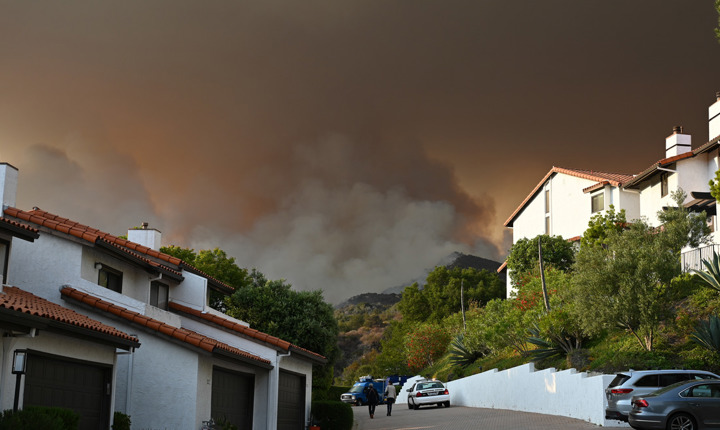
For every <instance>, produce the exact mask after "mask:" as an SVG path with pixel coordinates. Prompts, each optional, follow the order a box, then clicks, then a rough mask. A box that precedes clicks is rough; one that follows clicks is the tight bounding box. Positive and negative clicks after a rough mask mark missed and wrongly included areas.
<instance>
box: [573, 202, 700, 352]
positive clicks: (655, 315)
mask: <svg viewBox="0 0 720 430" xmlns="http://www.w3.org/2000/svg"><path fill="white" fill-rule="evenodd" d="M673 198H674V200H675V204H676V206H675V207H671V208H668V209H667V210H665V211H661V212H659V213H658V219H660V220H661V222H664V224H663V225H662V227H661V228H653V227H651V226H650V225H648V224H647V223H646V222H645V221H643V220H639V221H635V222H633V223H632V224H630V228H629V229H627V230H623V231H610V232H609V234H608V237H607V240H606V244H605V245H606V246H604V247H599V246H584V247H581V248H580V251H579V252H578V254H577V262H576V263H575V270H574V277H573V284H574V285H573V301H574V303H575V308H574V310H573V311H574V312H576V317H577V319H578V321H579V322H580V325H581V327H582V328H583V330H585V332H587V333H590V334H594V333H599V332H600V331H602V330H604V329H607V328H611V327H615V326H620V327H622V328H623V329H625V330H627V331H628V332H629V333H630V334H632V335H633V336H634V337H635V338H636V339H637V341H638V343H639V344H640V345H641V346H642V347H643V348H644V349H646V350H648V351H652V349H653V344H654V339H655V333H656V332H657V329H658V327H659V325H660V322H661V321H662V320H663V319H664V318H666V317H667V316H669V313H670V309H671V306H670V305H671V303H672V301H673V299H674V298H675V296H674V294H673V291H672V288H670V282H671V280H672V279H673V278H674V277H676V276H677V275H679V274H680V272H681V268H680V250H681V249H682V247H683V246H685V245H687V244H690V245H694V246H697V245H696V244H698V243H702V242H703V241H705V240H707V234H708V229H707V226H706V223H705V217H704V215H696V214H692V213H690V212H689V211H687V210H686V209H685V208H684V207H682V201H683V200H684V193H683V192H682V191H681V190H679V191H678V192H675V193H673Z"/></svg>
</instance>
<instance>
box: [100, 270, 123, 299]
mask: <svg viewBox="0 0 720 430" xmlns="http://www.w3.org/2000/svg"><path fill="white" fill-rule="evenodd" d="M98 285H100V286H101V287H105V288H107V289H109V290H113V291H115V292H116V293H122V272H121V271H119V270H115V269H113V268H112V267H108V266H106V265H104V264H100V271H99V272H98Z"/></svg>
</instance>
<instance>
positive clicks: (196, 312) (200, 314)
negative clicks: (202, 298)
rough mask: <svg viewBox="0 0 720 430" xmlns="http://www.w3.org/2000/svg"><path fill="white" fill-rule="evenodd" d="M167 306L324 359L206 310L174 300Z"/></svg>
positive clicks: (251, 336) (254, 337)
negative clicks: (190, 306)
mask: <svg viewBox="0 0 720 430" xmlns="http://www.w3.org/2000/svg"><path fill="white" fill-rule="evenodd" d="M169 307H170V309H173V310H175V311H178V312H182V313H185V314H188V315H190V316H193V317H195V318H198V319H202V320H204V321H207V322H210V323H213V324H216V325H219V326H221V327H225V328H228V329H230V330H233V331H235V332H237V333H240V334H242V335H244V336H247V337H250V338H253V339H256V340H259V341H261V342H265V343H268V344H270V345H273V346H276V347H278V348H280V349H282V350H284V351H285V352H288V351H289V350H290V349H291V348H292V349H296V350H299V351H303V352H305V353H306V354H308V355H311V356H313V357H315V358H316V359H318V360H325V357H323V356H322V355H320V354H317V353H314V352H312V351H310V350H307V349H305V348H301V347H299V346H297V345H293V344H292V343H290V342H288V341H285V340H282V339H280V338H277V337H275V336H270V335H269V334H267V333H262V332H260V331H258V330H255V329H253V328H250V327H248V326H245V325H243V324H239V323H236V322H234V321H231V320H229V319H227V318H223V317H221V316H218V315H215V314H211V313H208V312H201V311H199V310H197V309H193V308H189V307H187V306H183V305H181V304H178V303H175V302H170V304H169Z"/></svg>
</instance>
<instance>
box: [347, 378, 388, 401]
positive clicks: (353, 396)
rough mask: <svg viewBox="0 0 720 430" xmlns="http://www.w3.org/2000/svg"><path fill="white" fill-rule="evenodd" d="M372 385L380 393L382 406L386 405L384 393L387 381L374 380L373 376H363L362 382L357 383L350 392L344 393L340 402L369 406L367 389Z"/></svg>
mask: <svg viewBox="0 0 720 430" xmlns="http://www.w3.org/2000/svg"><path fill="white" fill-rule="evenodd" d="M370 384H372V385H374V386H375V389H376V390H377V392H378V397H380V404H383V403H385V398H384V397H385V396H384V393H385V386H386V385H387V381H386V380H385V379H373V378H372V376H363V377H362V378H360V381H358V382H356V383H355V384H354V385H353V386H352V388H351V389H350V391H348V392H347V393H343V394H342V395H341V396H340V400H342V401H343V402H345V403H350V404H353V405H356V406H362V405H367V395H366V394H365V389H366V388H367V386H368V385H370Z"/></svg>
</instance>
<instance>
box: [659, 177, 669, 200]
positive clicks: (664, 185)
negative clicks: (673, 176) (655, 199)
mask: <svg viewBox="0 0 720 430" xmlns="http://www.w3.org/2000/svg"><path fill="white" fill-rule="evenodd" d="M667 195H668V173H667V172H663V173H661V174H660V197H665V196H667Z"/></svg>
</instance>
